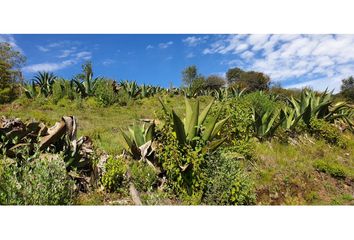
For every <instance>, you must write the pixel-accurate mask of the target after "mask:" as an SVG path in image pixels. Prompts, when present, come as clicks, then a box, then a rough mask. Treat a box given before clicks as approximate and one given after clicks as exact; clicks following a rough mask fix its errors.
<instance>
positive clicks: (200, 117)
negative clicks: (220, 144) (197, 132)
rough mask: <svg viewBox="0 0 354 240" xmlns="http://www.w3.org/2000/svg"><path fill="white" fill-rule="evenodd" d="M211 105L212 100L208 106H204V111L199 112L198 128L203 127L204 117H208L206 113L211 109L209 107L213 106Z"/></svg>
mask: <svg viewBox="0 0 354 240" xmlns="http://www.w3.org/2000/svg"><path fill="white" fill-rule="evenodd" d="M213 103H214V100H212V101H211V102H210V103H209V104H208V106H206V107H205V108H204V110H203V111H202V112H201V114H200V115H199V119H198V126H200V125H203V123H204V121H205V119H206V117H207V116H208V113H209V111H210V108H211V106H212V105H213Z"/></svg>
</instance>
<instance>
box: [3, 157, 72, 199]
mask: <svg viewBox="0 0 354 240" xmlns="http://www.w3.org/2000/svg"><path fill="white" fill-rule="evenodd" d="M1 168H2V170H1V171H0V204H5V205H66V204H71V203H72V199H73V196H74V185H75V184H74V181H73V180H71V179H70V178H69V176H68V175H67V171H66V169H65V163H64V161H63V159H62V158H61V157H58V158H56V159H38V158H37V159H34V160H33V161H32V162H24V163H23V164H21V165H17V164H16V163H11V162H5V161H3V162H2V167H1Z"/></svg>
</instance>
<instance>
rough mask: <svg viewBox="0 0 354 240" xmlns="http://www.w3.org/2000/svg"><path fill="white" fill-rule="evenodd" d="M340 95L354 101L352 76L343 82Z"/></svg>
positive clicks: (353, 79)
mask: <svg viewBox="0 0 354 240" xmlns="http://www.w3.org/2000/svg"><path fill="white" fill-rule="evenodd" d="M340 93H341V94H342V95H343V96H344V97H346V98H348V99H350V100H351V101H354V78H353V77H352V76H351V77H349V78H346V79H343V80H342V86H341V91H340Z"/></svg>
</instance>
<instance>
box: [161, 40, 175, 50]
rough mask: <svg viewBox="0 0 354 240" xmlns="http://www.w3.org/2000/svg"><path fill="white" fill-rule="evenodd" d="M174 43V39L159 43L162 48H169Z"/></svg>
mask: <svg viewBox="0 0 354 240" xmlns="http://www.w3.org/2000/svg"><path fill="white" fill-rule="evenodd" d="M172 44H173V42H172V41H169V42H165V43H160V44H159V48H162V49H164V48H168V47H169V46H171V45H172Z"/></svg>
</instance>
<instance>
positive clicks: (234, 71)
mask: <svg viewBox="0 0 354 240" xmlns="http://www.w3.org/2000/svg"><path fill="white" fill-rule="evenodd" d="M226 77H227V82H228V84H229V85H238V86H239V87H242V88H247V90H248V91H257V90H268V89H269V84H270V78H269V76H267V75H266V74H264V73H261V72H255V71H248V72H247V71H244V70H242V69H240V68H231V69H229V70H228V71H227V73H226Z"/></svg>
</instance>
